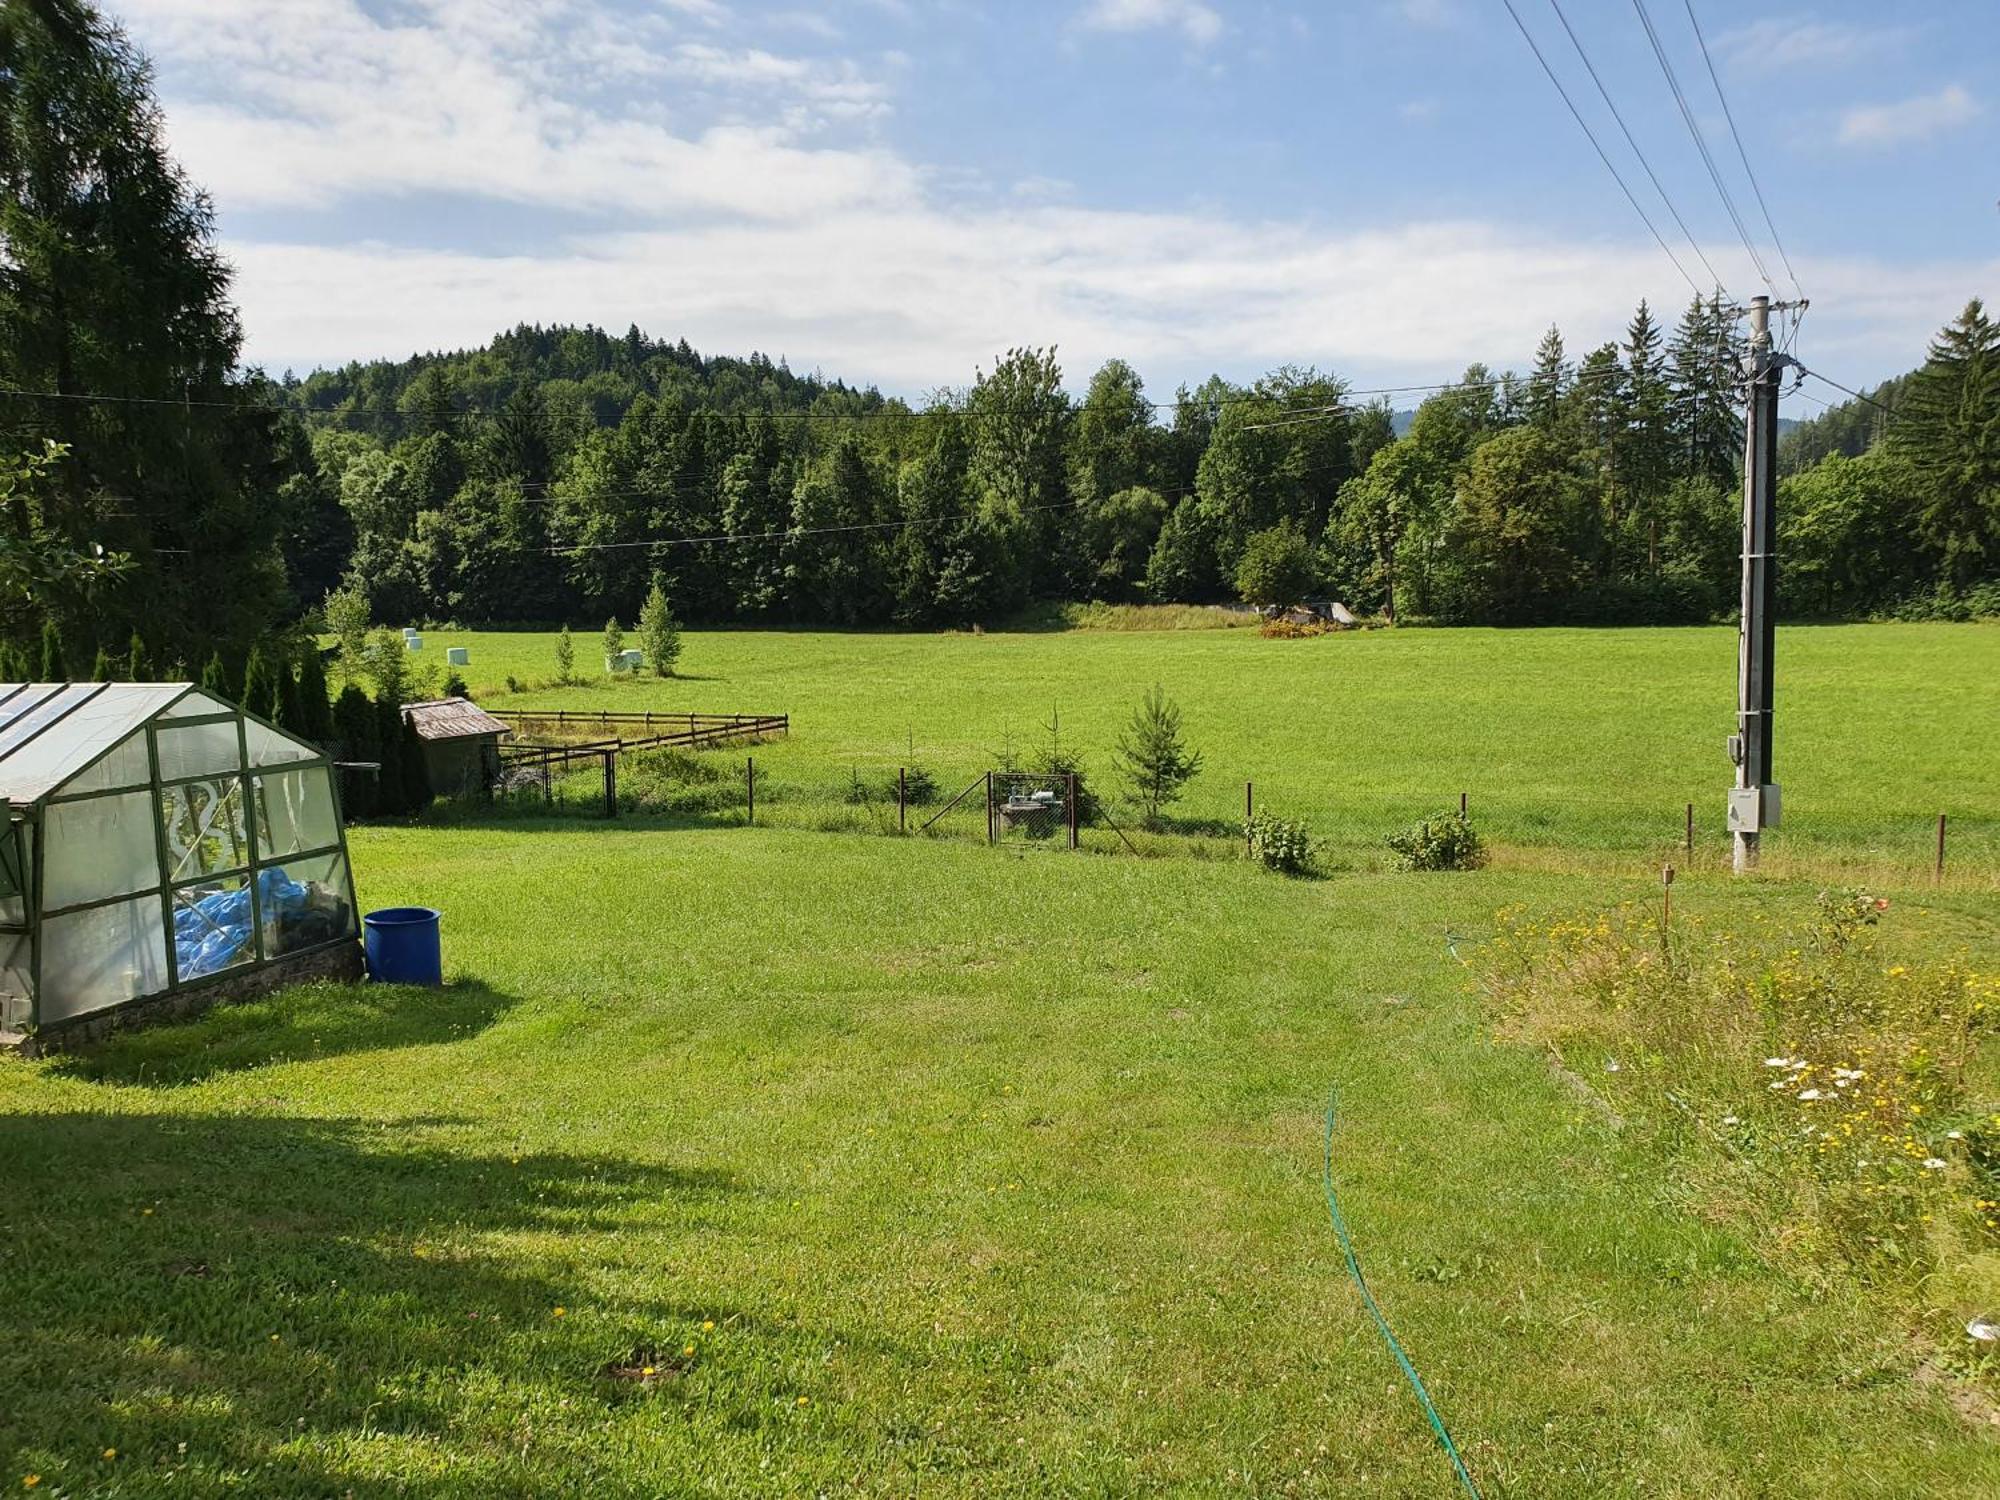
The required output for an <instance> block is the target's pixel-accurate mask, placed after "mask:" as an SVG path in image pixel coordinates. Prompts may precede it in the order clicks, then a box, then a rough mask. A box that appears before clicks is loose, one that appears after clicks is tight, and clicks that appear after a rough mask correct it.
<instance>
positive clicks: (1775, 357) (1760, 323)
mask: <svg viewBox="0 0 2000 1500" xmlns="http://www.w3.org/2000/svg"><path fill="white" fill-rule="evenodd" d="M1778 305H1779V306H1780V307H1783V306H1784V305H1785V304H1783V303H1780V304H1778ZM1771 307H1772V303H1771V299H1770V298H1769V297H1753V298H1751V299H1750V353H1749V355H1748V357H1747V358H1746V360H1745V361H1744V375H1745V377H1746V381H1747V384H1748V388H1749V398H1748V400H1747V402H1746V403H1745V405H1746V414H1745V422H1744V439H1743V612H1742V617H1741V620H1740V622H1739V624H1738V626H1737V635H1736V733H1735V734H1733V735H1732V736H1730V739H1729V755H1730V758H1731V759H1732V760H1734V761H1735V762H1736V785H1735V787H1734V788H1733V789H1732V790H1731V791H1730V794H1729V831H1730V833H1731V834H1732V835H1733V836H1734V839H1735V845H1736V853H1735V867H1736V871H1737V873H1738V874H1741V873H1743V872H1744V871H1745V870H1753V869H1755V868H1756V867H1757V846H1758V842H1759V840H1760V838H1761V836H1762V834H1763V831H1764V830H1765V829H1766V828H1775V827H1777V825H1778V815H1779V797H1778V787H1777V784H1776V783H1775V782H1774V781H1772V779H1771V704H1772V696H1773V695H1772V685H1773V678H1772V646H1773V643H1774V641H1775V638H1776V627H1777V616H1776V613H1775V606H1776V604H1777V558H1776V556H1775V555H1774V554H1775V549H1776V546H1777V536H1778V382H1779V381H1780V379H1782V378H1783V375H1784V369H1785V366H1787V365H1788V364H1790V363H1791V362H1792V361H1791V360H1790V359H1789V358H1788V357H1787V356H1786V355H1783V354H1779V353H1775V352H1773V350H1772V348H1771Z"/></svg>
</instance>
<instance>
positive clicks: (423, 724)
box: [403, 698, 513, 797]
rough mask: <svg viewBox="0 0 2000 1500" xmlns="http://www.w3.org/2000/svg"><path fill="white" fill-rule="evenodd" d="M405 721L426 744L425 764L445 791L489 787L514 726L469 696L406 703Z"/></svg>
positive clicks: (435, 788) (433, 780) (446, 793)
mask: <svg viewBox="0 0 2000 1500" xmlns="http://www.w3.org/2000/svg"><path fill="white" fill-rule="evenodd" d="M403 719H404V722H406V723H408V724H409V725H411V726H412V727H413V728H414V729H415V730H416V731H417V738H418V739H420V740H422V741H423V745H424V768H425V769H426V770H427V771H428V772H429V773H430V781H431V790H432V791H433V792H435V793H437V795H438V796H440V797H454V796H460V795H463V794H464V793H466V792H478V791H483V790H485V789H486V788H488V787H490V786H492V785H493V782H494V780H495V778H496V777H498V776H499V774H500V741H501V739H502V737H504V736H506V735H509V734H512V733H513V731H512V730H511V729H509V728H508V727H507V726H506V725H505V724H503V723H501V722H500V721H499V720H498V719H496V718H494V717H493V715H491V714H489V713H488V712H486V710H485V709H483V708H481V707H480V706H479V705H478V704H476V703H474V702H473V701H472V700H471V699H469V698H433V699H431V700H430V701H428V702H425V703H405V704H404V705H403Z"/></svg>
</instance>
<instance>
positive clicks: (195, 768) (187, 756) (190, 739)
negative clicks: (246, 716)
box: [154, 720, 243, 781]
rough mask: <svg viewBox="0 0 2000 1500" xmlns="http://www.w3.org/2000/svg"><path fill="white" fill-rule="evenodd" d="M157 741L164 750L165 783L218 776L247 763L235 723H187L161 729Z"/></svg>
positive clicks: (161, 769) (161, 758) (161, 773)
mask: <svg viewBox="0 0 2000 1500" xmlns="http://www.w3.org/2000/svg"><path fill="white" fill-rule="evenodd" d="M154 738H155V740H156V741H157V742H158V744H159V747H160V780H162V781H179V780H180V779H181V778H182V777H184V776H214V775H217V774H219V773H221V772H224V771H234V770H237V769H239V768H240V767H241V766H242V764H243V752H242V747H241V746H240V745H238V744H237V742H236V724H235V721H234V720H231V721H230V722H228V723H226V724H184V725H179V726H176V727H174V728H168V729H161V730H160V731H159V732H158V733H157V734H156V735H155V736H154Z"/></svg>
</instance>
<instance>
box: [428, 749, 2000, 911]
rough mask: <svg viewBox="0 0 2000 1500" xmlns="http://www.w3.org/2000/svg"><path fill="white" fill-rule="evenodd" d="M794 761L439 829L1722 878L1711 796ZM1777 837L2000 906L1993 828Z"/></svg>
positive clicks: (1792, 824)
mask: <svg viewBox="0 0 2000 1500" xmlns="http://www.w3.org/2000/svg"><path fill="white" fill-rule="evenodd" d="M802 748H803V747H800V746H798V745H796V744H791V745H783V744H780V745H756V746H746V745H736V746H733V747H731V748H727V749H720V750H689V749H684V748H679V747H673V746H665V747H651V748H642V749H628V750H626V751H624V752H622V753H620V752H605V751H602V750H599V751H595V752H593V753H591V754H590V755H588V756H584V757H577V758H573V759H571V760H570V761H568V762H567V763H564V762H561V761H556V762H549V763H542V764H532V763H524V764H518V765H515V766H512V767H509V768H507V769H506V770H504V771H503V773H502V776H501V778H500V780H499V782H498V783H497V784H496V785H495V786H494V787H493V788H492V789H491V791H490V793H489V795H488V796H487V797H486V798H485V799H477V798H474V799H466V800H464V801H461V802H458V803H456V804H454V805H452V806H451V807H449V808H447V809H446V810H444V811H443V812H442V813H441V814H440V815H441V816H443V817H446V818H452V817H468V818H473V817H499V818H548V819H603V818H608V817H615V818H622V819H641V820H644V819H651V820H655V821H658V822H663V823H666V824H668V825H676V826H718V827H731V826H741V825H746V824H753V823H754V824H756V825H758V826H765V827H777V828H794V829H802V830H809V831H815V832H825V833H855V834H874V835H881V836H890V837H903V838H911V839H947V840H955V841H960V842H972V843H987V844H992V845H995V846H998V847H1003V848H1012V849H1018V850H1022V851H1066V850H1071V849H1075V850H1079V851H1096V852H1100V853H1107V854H1109V853H1117V854H1128V855H1141V856H1148V857H1187V858H1197V859H1215V858H1230V857H1237V856H1241V855H1243V854H1245V853H1246V852H1247V836H1246V826H1245V825H1246V821H1247V818H1248V817H1249V815H1250V814H1251V813H1253V812H1261V813H1268V814H1271V815H1274V816H1278V817H1282V818H1285V819H1287V820H1291V821H1294V822H1298V823H1302V824H1304V826H1305V829H1306V832H1307V834H1308V836H1309V838H1310V841H1311V844H1312V848H1313V854H1314V861H1315V863H1316V864H1317V865H1318V866H1319V867H1320V868H1322V869H1326V870H1344V869H1353V870H1369V869H1386V868H1390V867H1392V866H1393V865H1394V864H1395V863H1396V858H1397V857H1396V855H1395V853H1394V852H1393V851H1392V850H1391V849H1390V847H1389V843H1388V840H1389V838H1390V836H1391V835H1393V834H1395V833H1397V832H1399V831H1401V830H1404V829H1406V828H1409V827H1410V826H1411V825H1412V824H1414V823H1416V822H1417V821H1419V820H1420V819H1424V818H1430V817H1440V816H1442V817H1455V816H1463V817H1465V818H1467V819H1468V820H1469V821H1470V822H1471V823H1472V825H1473V826H1474V828H1476V829H1477V831H1478V832H1479V834H1480V836H1481V838H1482V840H1483V841H1484V843H1485V844H1486V846H1487V847H1488V849H1489V850H1490V851H1491V853H1492V854H1493V856H1494V858H1495V859H1496V860H1500V861H1504V862H1507V863H1510V864H1516V865H1528V866H1539V867H1548V868H1561V867H1563V866H1565V865H1575V866H1578V867H1585V866H1590V867H1597V866H1602V865H1605V864H1609V863H1618V864H1638V865H1661V864H1673V865H1675V866H1676V867H1678V868H1681V869H1685V870H1702V869H1721V868H1726V867H1727V866H1728V864H1729V862H1730V857H1731V848H1730V840H1729V837H1728V834H1727V832H1726V829H1725V828H1724V826H1723V814H1724V809H1723V806H1722V798H1721V797H1720V796H1719V795H1715V796H1710V797H1708V798H1706V799H1703V800H1690V799H1689V798H1686V797H1681V798H1675V797H1672V796H1670V795H1661V794H1657V793H1649V792H1647V791H1645V790H1644V789H1640V788H1633V789H1631V790H1630V791H1629V793H1628V794H1627V795H1626V796H1624V797H1611V796H1606V797H1602V798H1597V799H1591V800H1587V801H1586V800H1579V799H1577V798H1576V797H1574V796H1572V795H1570V794H1569V793H1568V792H1567V791H1565V790H1564V789H1562V788H1560V787H1557V786H1533V787H1505V786H1502V787H1483V788H1469V787H1468V788H1446V787H1439V788H1437V789H1435V790H1434V791H1433V790H1416V789H1411V788H1407V787H1397V788H1383V787H1376V786H1368V785H1353V784H1348V783H1345V782H1343V781H1342V779H1341V777H1340V773H1339V768H1338V767H1337V766H1328V767H1325V768H1316V767H1312V766H1301V765H1297V764H1294V765H1289V766H1286V767H1283V768H1281V769H1280V770H1279V771H1278V772H1277V773H1274V774H1272V775H1269V776H1267V777H1262V778H1260V777H1255V776H1251V777H1242V778H1236V777H1230V776H1227V775H1225V774H1222V773H1219V772H1215V771H1206V772H1204V773H1203V774H1202V775H1201V776H1200V777H1199V778H1198V779H1197V780H1196V781H1195V782H1194V783H1193V784H1191V785H1190V786H1189V787H1188V788H1187V791H1186V794H1185V795H1184V796H1182V797H1180V798H1179V799H1177V800H1176V801H1174V802H1172V803H1171V804H1169V805H1166V806H1162V807H1156V808H1152V809H1148V808H1147V807H1146V806H1145V805H1143V804H1142V803H1141V802H1140V801H1138V800H1137V799H1136V797H1135V796H1134V795H1133V794H1132V793H1131V791H1130V789H1128V788H1126V787H1123V786H1121V785H1119V784H1117V783H1116V782H1115V780H1113V779H1112V778H1109V777H1104V778H1098V777H1093V776H1090V775H1087V774H1081V775H1071V774H1069V773H1067V772H1065V771H1053V772H1037V771H1029V770H1022V769H1020V768H1018V767H1014V768H998V769H996V768H992V767H986V766H979V765H967V764H958V765H952V766H948V767H947V766H921V765H895V764H888V763H879V764H875V765H847V766H836V765H829V764H827V763H825V762H824V761H822V760H819V759H816V758H813V757H812V756H810V755H808V754H801V753H799V752H800V751H801V749H802ZM1786 817H1787V826H1785V827H1782V828H1780V829H1778V830H1775V831H1773V832H1771V833H1768V834H1767V835H1766V837H1765V840H1764V848H1763V858H1762V868H1764V869H1765V870H1767V871H1769V872H1770V873H1772V874H1775V875H1785V874H1799V875H1810V876H1813V877H1816V878H1826V879H1834V878H1842V877H1846V878H1852V879H1855V880H1863V879H1867V880H1879V881H1885V882H1886V881H1892V880H1893V881H1897V882H1904V883H1908V882H1912V881H1918V880H1933V881H1934V880H1939V879H1942V880H1945V881H1947V882H1950V883H1953V884H1960V883H1965V884H1970V885H1973V886H1982V887H1983V886H1992V887H1995V888H2000V819H1995V818H1991V817H1980V816H1976V815H1970V816H1956V815H1952V814H1949V813H1947V814H1945V815H1944V816H1943V818H1942V822H1940V817H1939V815H1936V814H1931V815H1922V814H1908V815H1892V814H1888V813H1884V812H1874V813H1871V812H1869V811H1867V810H1865V809H1853V808H1831V809H1815V808H1813V807H1812V806H1811V803H1810V801H1809V800H1808V799H1805V798H1802V797H1800V798H1793V799H1792V800H1791V805H1789V806H1788V807H1787V809H1786Z"/></svg>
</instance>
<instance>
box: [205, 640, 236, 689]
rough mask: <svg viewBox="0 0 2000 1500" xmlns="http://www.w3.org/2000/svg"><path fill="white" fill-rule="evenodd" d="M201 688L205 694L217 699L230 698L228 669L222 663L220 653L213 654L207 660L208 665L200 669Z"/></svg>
mask: <svg viewBox="0 0 2000 1500" xmlns="http://www.w3.org/2000/svg"><path fill="white" fill-rule="evenodd" d="M201 687H202V691H203V692H205V693H213V694H215V695H216V696H217V697H218V698H228V697H232V696H233V694H231V693H230V691H229V669H228V668H227V667H226V666H224V665H223V663H222V653H221V652H220V651H217V652H215V653H214V654H212V655H211V656H210V657H209V658H208V665H207V666H205V667H203V668H202V669H201Z"/></svg>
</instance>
